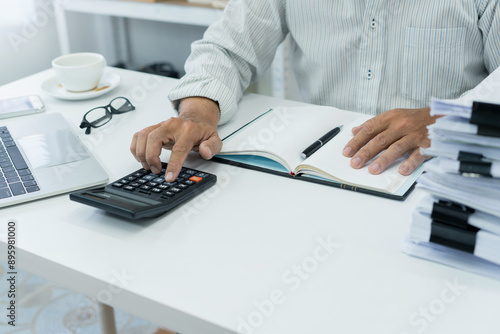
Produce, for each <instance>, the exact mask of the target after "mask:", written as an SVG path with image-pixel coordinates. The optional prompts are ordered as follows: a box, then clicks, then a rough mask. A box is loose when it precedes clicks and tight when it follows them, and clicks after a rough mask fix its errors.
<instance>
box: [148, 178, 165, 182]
mask: <svg viewBox="0 0 500 334" xmlns="http://www.w3.org/2000/svg"><path fill="white" fill-rule="evenodd" d="M151 181H152V182H156V183H163V182H165V179H162V178H161V177H157V178H156V179H154V180H151Z"/></svg>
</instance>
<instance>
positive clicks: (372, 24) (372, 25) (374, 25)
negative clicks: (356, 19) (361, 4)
mask: <svg viewBox="0 0 500 334" xmlns="http://www.w3.org/2000/svg"><path fill="white" fill-rule="evenodd" d="M370 26H371V27H372V29H375V28H376V27H377V22H375V19H373V20H372V23H370Z"/></svg>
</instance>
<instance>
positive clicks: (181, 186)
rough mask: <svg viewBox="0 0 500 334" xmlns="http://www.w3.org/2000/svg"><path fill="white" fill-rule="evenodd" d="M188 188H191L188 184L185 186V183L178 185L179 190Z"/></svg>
mask: <svg viewBox="0 0 500 334" xmlns="http://www.w3.org/2000/svg"><path fill="white" fill-rule="evenodd" d="M188 187H189V186H188V185H187V184H184V183H181V184H178V185H177V188H179V189H186V188H188Z"/></svg>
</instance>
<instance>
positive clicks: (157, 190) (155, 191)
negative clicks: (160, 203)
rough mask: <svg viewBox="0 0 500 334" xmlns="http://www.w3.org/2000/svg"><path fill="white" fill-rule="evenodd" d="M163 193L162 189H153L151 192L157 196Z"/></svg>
mask: <svg viewBox="0 0 500 334" xmlns="http://www.w3.org/2000/svg"><path fill="white" fill-rule="evenodd" d="M162 191H163V190H161V189H160V188H153V189H151V192H153V193H157V194H159V193H161V192H162Z"/></svg>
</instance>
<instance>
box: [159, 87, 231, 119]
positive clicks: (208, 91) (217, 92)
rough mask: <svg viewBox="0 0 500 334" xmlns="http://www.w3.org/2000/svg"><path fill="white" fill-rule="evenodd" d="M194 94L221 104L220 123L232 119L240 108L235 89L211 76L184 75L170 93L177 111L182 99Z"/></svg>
mask: <svg viewBox="0 0 500 334" xmlns="http://www.w3.org/2000/svg"><path fill="white" fill-rule="evenodd" d="M194 96H200V97H206V98H208V99H211V100H213V101H216V102H217V103H218V104H219V109H220V118H219V125H221V124H224V123H226V122H227V121H228V120H229V119H231V117H232V116H233V115H234V113H235V112H236V110H237V109H238V99H237V97H236V94H235V93H234V91H233V90H231V89H228V88H227V86H225V85H224V84H223V83H221V82H220V81H218V80H216V79H214V78H211V77H184V78H182V79H181V80H180V82H179V84H178V85H177V86H176V87H174V88H173V89H172V90H171V91H170V93H169V94H168V98H169V99H170V101H171V102H172V104H173V106H174V108H175V109H176V110H177V111H178V108H179V104H180V100H181V99H183V98H186V97H194Z"/></svg>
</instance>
